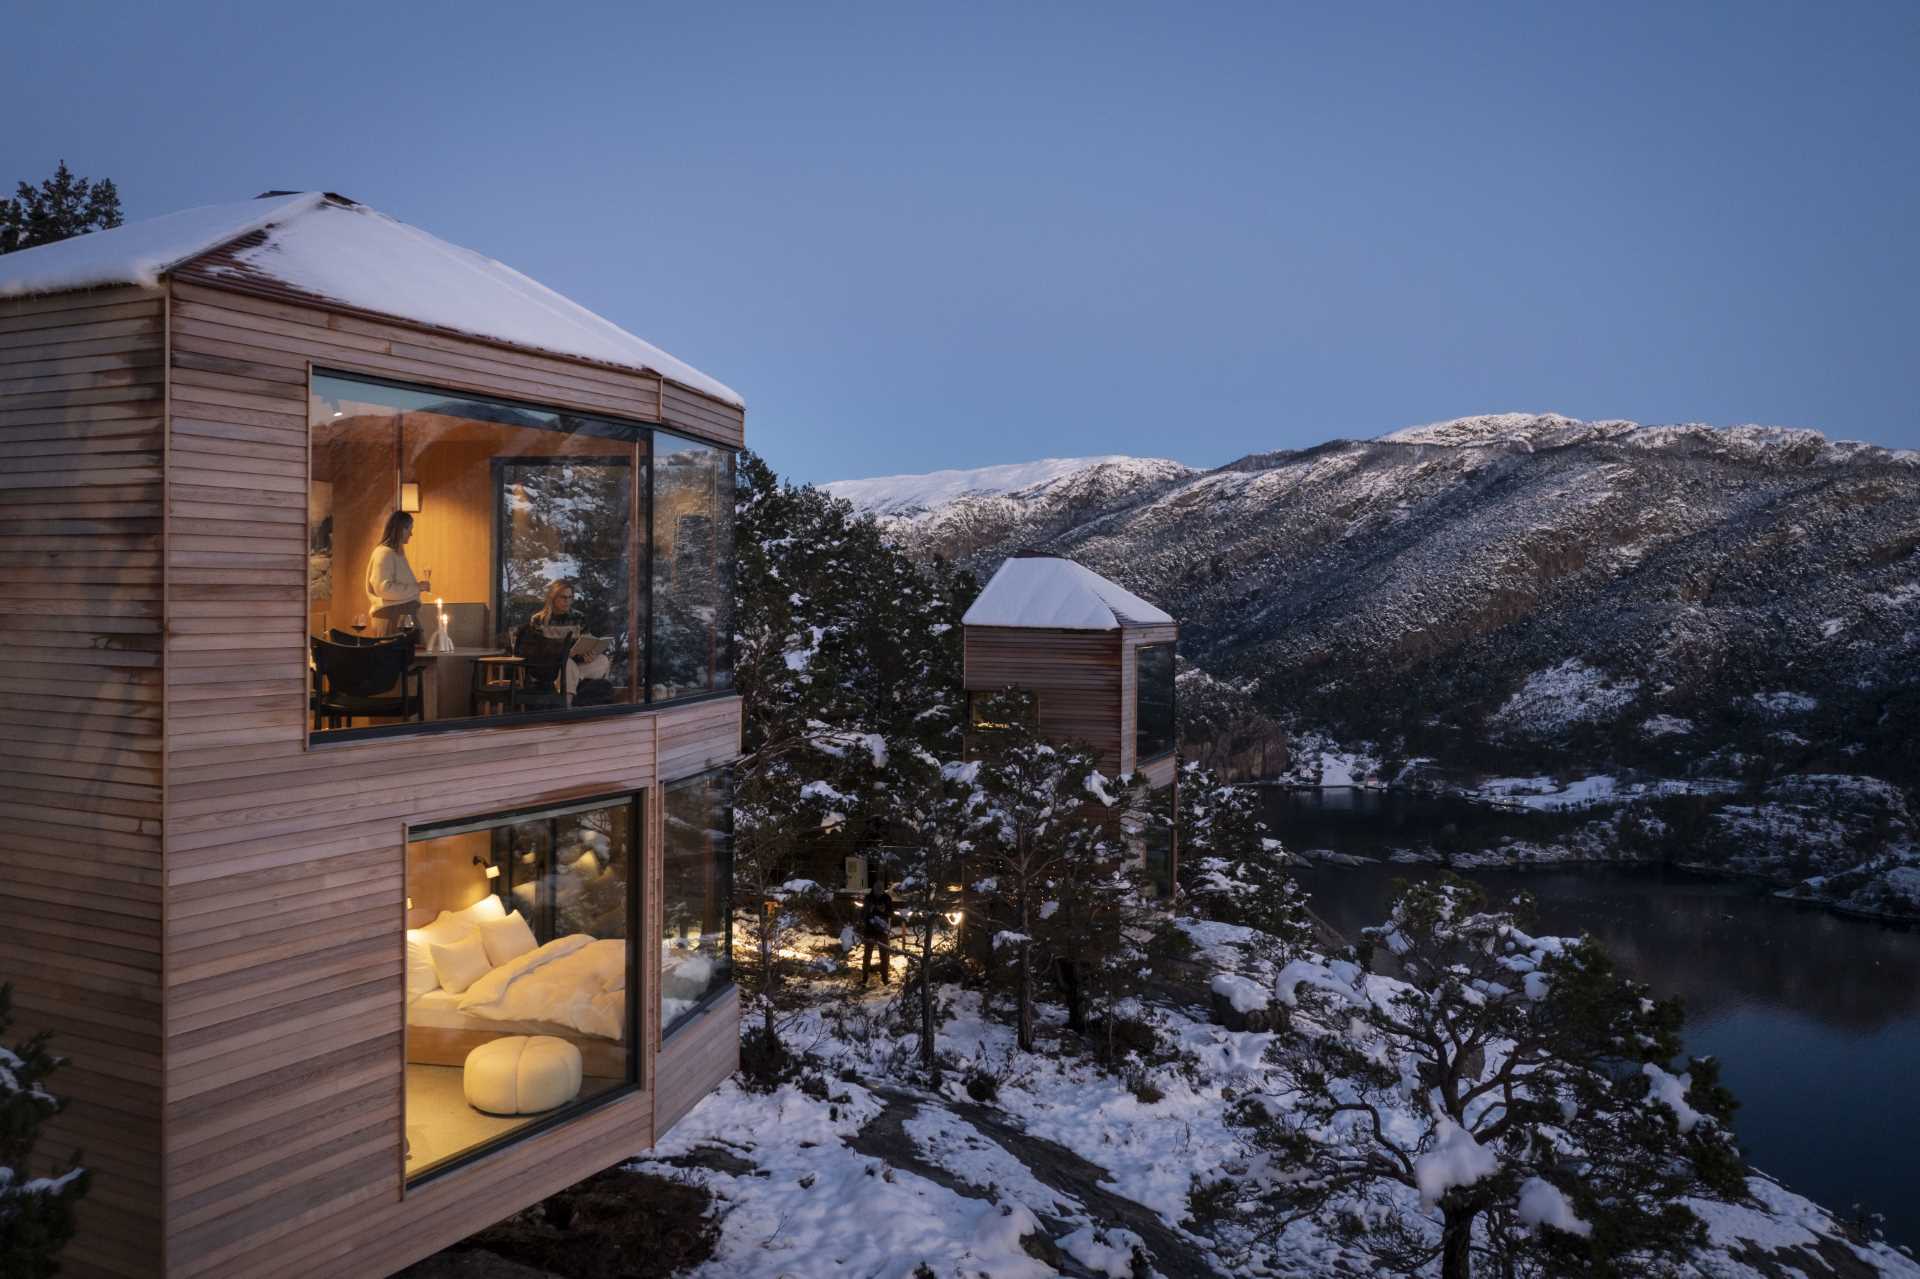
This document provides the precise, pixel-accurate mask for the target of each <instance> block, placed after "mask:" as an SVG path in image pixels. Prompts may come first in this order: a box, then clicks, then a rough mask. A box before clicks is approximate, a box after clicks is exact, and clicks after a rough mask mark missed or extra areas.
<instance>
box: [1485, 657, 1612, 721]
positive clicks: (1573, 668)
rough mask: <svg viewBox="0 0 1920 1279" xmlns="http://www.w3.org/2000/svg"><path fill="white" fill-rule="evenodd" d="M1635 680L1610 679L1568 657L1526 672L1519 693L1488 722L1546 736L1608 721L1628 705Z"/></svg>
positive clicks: (1605, 674)
mask: <svg viewBox="0 0 1920 1279" xmlns="http://www.w3.org/2000/svg"><path fill="white" fill-rule="evenodd" d="M1639 692H1640V681H1639V680H1635V679H1623V680H1615V679H1613V678H1612V677H1611V676H1609V675H1608V674H1607V673H1606V672H1605V671H1603V670H1601V669H1600V668H1599V667H1597V666H1589V665H1588V664H1587V663H1585V662H1583V661H1581V660H1580V659H1579V658H1577V657H1569V658H1568V659H1567V660H1566V661H1564V662H1562V663H1560V664H1559V665H1558V666H1553V667H1549V668H1548V669H1546V670H1544V671H1536V672H1534V673H1533V674H1532V675H1529V676H1527V681H1526V683H1524V684H1522V685H1521V686H1520V691H1519V692H1517V693H1515V694H1514V695H1513V696H1512V697H1510V698H1508V699H1507V701H1506V704H1505V705H1503V706H1502V707H1501V708H1500V709H1499V710H1497V711H1495V712H1494V713H1493V715H1492V716H1491V717H1490V721H1491V722H1492V723H1493V724H1495V725H1497V726H1498V727H1500V728H1502V729H1504V730H1506V731H1507V732H1511V733H1521V734H1526V735H1530V736H1550V735H1552V734H1555V733H1561V732H1565V731H1566V730H1567V729H1569V728H1572V727H1573V726H1574V725H1576V724H1590V723H1598V722H1603V721H1605V720H1609V719H1612V718H1613V717H1614V716H1615V715H1617V714H1619V713H1620V712H1621V711H1622V710H1624V709H1626V707H1627V706H1628V705H1629V704H1631V703H1632V701H1633V699H1634V698H1635V697H1636V696H1637V695H1638V694H1639Z"/></svg>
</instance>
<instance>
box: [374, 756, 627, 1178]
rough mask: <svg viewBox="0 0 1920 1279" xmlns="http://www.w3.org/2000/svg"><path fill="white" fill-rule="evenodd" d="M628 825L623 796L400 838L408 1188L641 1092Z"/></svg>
mask: <svg viewBox="0 0 1920 1279" xmlns="http://www.w3.org/2000/svg"><path fill="white" fill-rule="evenodd" d="M640 817H641V800H640V797H639V796H638V795H635V794H627V795H620V796H614V797H610V798H604V799H595V800H589V801H582V802H580V803H574V804H566V805H560V806H556V807H550V808H544V809H538V810H531V811H521V812H515V813H505V814H499V815H495V816H487V817H477V818H473V819H470V820H463V821H456V822H442V823H437V824H435V825H433V826H427V827H420V828H416V829H415V830H413V831H412V832H411V833H410V835H409V838H408V840H407V868H406V869H407V877H406V889H405V892H406V918H407V958H406V997H407V1002H406V1094H405V1103H406V1111H405V1130H406V1173H407V1179H408V1181H410V1182H411V1181H414V1180H417V1179H419V1178H421V1177H425V1176H428V1175H430V1174H432V1173H435V1172H439V1171H442V1170H444V1169H445V1168H447V1167H449V1166H451V1165H453V1164H456V1163H459V1162H463V1161H465V1160H466V1159H468V1158H470V1157H472V1156H474V1155H477V1154H480V1153H482V1152H484V1151H488V1150H492V1149H494V1148H495V1147H497V1146H500V1145H502V1144H504V1143H506V1142H509V1141H511V1140H513V1139H514V1138H515V1137H516V1136H519V1135H521V1134H522V1133H523V1132H525V1131H526V1130H528V1129H530V1128H532V1127H534V1126H545V1125H546V1124H548V1123H550V1122H551V1121H553V1120H554V1119H556V1118H559V1117H562V1116H565V1115H566V1114H568V1113H569V1112H570V1111H575V1110H579V1109H583V1108H585V1107H587V1106H589V1105H591V1104H592V1103H594V1102H596V1101H602V1100H606V1099H607V1098H609V1097H611V1096H613V1095H615V1094H617V1093H619V1092H621V1091H622V1090H625V1089H629V1088H632V1087H635V1086H637V1085H638V1084H639V1082H640V1075H639V1071H640V1054H639V1053H638V1052H637V1051H636V1045H637V1044H638V1043H639V1042H640V1036H639V1033H638V1032H639V1029H640V1026H641V1019H640V1000H639V993H638V992H639V989H640V953H641V952H640V947H639V938H640V931H641V930H640V919H641V913H640V887H639V886H640V882H641V874H640V867H641V864H642V859H641V856H640V840H641V835H640V832H641V831H642V829H643V826H642V823H641V820H640Z"/></svg>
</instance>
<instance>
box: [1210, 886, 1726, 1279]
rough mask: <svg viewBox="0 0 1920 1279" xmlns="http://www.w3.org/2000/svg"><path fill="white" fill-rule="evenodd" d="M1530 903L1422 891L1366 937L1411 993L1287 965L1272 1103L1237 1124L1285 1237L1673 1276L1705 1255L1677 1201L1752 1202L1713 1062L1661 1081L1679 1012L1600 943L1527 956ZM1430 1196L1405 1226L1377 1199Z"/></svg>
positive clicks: (1418, 1256)
mask: <svg viewBox="0 0 1920 1279" xmlns="http://www.w3.org/2000/svg"><path fill="white" fill-rule="evenodd" d="M1529 907H1530V903H1528V902H1527V901H1526V900H1525V899H1524V898H1523V899H1519V900H1518V901H1517V902H1516V903H1515V906H1514V908H1513V909H1512V910H1508V911H1489V910H1487V909H1485V901H1484V899H1483V897H1482V896H1481V894H1480V891H1479V889H1477V888H1475V887H1473V886H1472V885H1468V884H1465V883H1460V882H1446V883H1418V884H1414V885H1412V886H1410V887H1408V888H1406V889H1405V890H1404V891H1403V892H1402V893H1401V894H1400V896H1399V897H1398V898H1397V899H1396V901H1395V902H1394V904H1393V908H1392V914H1391V916H1390V918H1389V920H1388V922H1387V923H1386V924H1385V925H1384V926H1382V927H1380V928H1377V929H1370V930H1368V933H1369V937H1370V938H1371V939H1373V940H1374V941H1376V942H1377V943H1378V944H1380V945H1384V946H1385V947H1386V949H1387V950H1388V951H1390V952H1391V953H1392V954H1393V956H1394V957H1395V959H1396V960H1397V962H1398V967H1399V968H1400V970H1401V972H1402V974H1403V980H1401V981H1399V982H1386V981H1383V980H1382V979H1379V978H1371V979H1369V978H1368V977H1367V976H1366V975H1365V974H1364V973H1363V972H1362V971H1361V970H1360V968H1359V967H1358V966H1356V965H1352V964H1345V963H1335V964H1332V965H1323V964H1320V963H1317V962H1314V961H1312V960H1308V959H1299V960H1295V961H1294V962H1293V963H1291V964H1289V965H1288V966H1287V967H1286V968H1284V969H1283V970H1282V971H1281V974H1280V978H1279V987H1280V997H1281V1001H1282V1002H1283V1003H1287V1004H1292V1005H1295V1006H1296V1009H1297V1011H1296V1012H1295V1014H1294V1016H1293V1018H1292V1019H1291V1023H1290V1026H1289V1029H1288V1030H1287V1031H1286V1032H1285V1033H1283V1034H1281V1035H1280V1036H1277V1037H1276V1040H1275V1042H1274V1043H1273V1045H1271V1047H1270V1048H1269V1050H1268V1060H1269V1061H1270V1062H1271V1063H1272V1064H1273V1065H1274V1066H1275V1067H1277V1081H1276V1082H1277V1086H1274V1087H1270V1088H1269V1089H1268V1090H1267V1091H1266V1092H1264V1093H1261V1094H1258V1095H1254V1096H1250V1097H1248V1098H1245V1099H1243V1100H1242V1101H1241V1102H1240V1103H1238V1105H1237V1108H1236V1110H1235V1112H1234V1115H1233V1120H1234V1122H1235V1123H1237V1124H1238V1125H1239V1126H1241V1127H1242V1128H1243V1129H1244V1130H1245V1132H1246V1133H1247V1135H1248V1137H1249V1138H1250V1139H1251V1143H1252V1145H1253V1146H1254V1148H1255V1149H1256V1150H1257V1151H1259V1152H1261V1153H1263V1154H1264V1155H1266V1156H1267V1157H1268V1160H1269V1166H1270V1167H1271V1169H1272V1175H1271V1176H1270V1177H1268V1178H1265V1179H1263V1181H1261V1182H1256V1183H1253V1184H1252V1185H1250V1186H1249V1189H1250V1190H1251V1191H1252V1192H1253V1193H1254V1194H1255V1195H1256V1196H1257V1202H1258V1205H1259V1209H1260V1210H1261V1211H1262V1212H1263V1213H1264V1214H1265V1216H1266V1218H1267V1220H1268V1223H1269V1225H1270V1226H1271V1227H1272V1228H1273V1229H1274V1230H1275V1232H1276V1233H1278V1232H1279V1231H1283V1230H1285V1229H1286V1228H1287V1227H1288V1226H1289V1225H1291V1224H1293V1223H1294V1222H1296V1221H1299V1220H1302V1219H1305V1218H1309V1217H1318V1218H1321V1219H1322V1220H1323V1222H1324V1223H1327V1224H1331V1223H1332V1222H1333V1221H1334V1220H1336V1219H1346V1220H1353V1219H1354V1218H1355V1217H1356V1216H1359V1217H1361V1218H1363V1219H1365V1220H1366V1221H1367V1222H1368V1223H1369V1224H1368V1226H1367V1227H1366V1229H1365V1233H1364V1234H1362V1235H1361V1236H1360V1239H1359V1242H1360V1243H1361V1244H1362V1246H1365V1247H1368V1248H1370V1249H1371V1250H1372V1251H1373V1252H1374V1254H1375V1256H1376V1257H1377V1259H1378V1261H1379V1263H1380V1264H1381V1265H1382V1266H1383V1267H1385V1268H1388V1269H1392V1270H1396V1271H1400V1272H1402V1273H1409V1274H1411V1273H1414V1272H1416V1271H1422V1270H1424V1269H1425V1268H1426V1267H1429V1266H1431V1265H1433V1264H1434V1263H1435V1262H1436V1261H1437V1262H1438V1263H1439V1267H1440V1274H1441V1275H1442V1276H1443V1279H1468V1276H1470V1275H1471V1274H1472V1273H1473V1269H1474V1260H1475V1258H1476V1257H1479V1258H1482V1259H1485V1260H1486V1261H1487V1262H1488V1263H1489V1265H1490V1266H1491V1268H1492V1270H1493V1272H1494V1273H1497V1274H1500V1275H1502V1276H1507V1275H1513V1276H1537V1277H1541V1279H1544V1277H1545V1276H1555V1277H1560V1276H1568V1277H1572V1276H1593V1277H1596V1279H1598V1277H1602V1276H1604V1277H1607V1279H1625V1277H1626V1276H1651V1275H1661V1274H1678V1273H1680V1272H1681V1271H1682V1269H1683V1267H1684V1266H1685V1264H1686V1259H1687V1257H1688V1256H1689V1255H1690V1254H1691V1253H1692V1252H1693V1250H1694V1249H1695V1248H1697V1247H1698V1246H1699V1245H1701V1244H1702V1243H1704V1242H1705V1238H1706V1232H1705V1227H1704V1226H1703V1224H1702V1223H1701V1221H1700V1220H1699V1218H1698V1217H1697V1216H1696V1215H1695V1214H1694V1213H1693V1212H1692V1211H1690V1210H1689V1209H1688V1208H1687V1207H1686V1205H1685V1203H1684V1199H1685V1198H1686V1197H1688V1196H1695V1197H1735V1196H1739V1195H1743V1194H1744V1193H1745V1182H1744V1171H1745V1166H1744V1164H1743V1162H1742V1161H1741V1158H1740V1155H1739V1151H1738V1148H1737V1147H1736V1145H1735V1143H1734V1138H1733V1134H1732V1132H1731V1130H1730V1129H1729V1127H1728V1120H1729V1118H1730V1116H1731V1114H1732V1111H1733V1107H1734V1102H1733V1099H1732V1097H1731V1096H1730V1095H1729V1094H1728V1093H1727V1091H1726V1090H1725V1089H1724V1088H1722V1087H1721V1086H1720V1085H1719V1082H1718V1075H1717V1071H1716V1070H1715V1068H1714V1066H1713V1064H1712V1063H1711V1062H1709V1061H1701V1060H1698V1059H1695V1060H1692V1061H1690V1062H1689V1063H1688V1065H1687V1067H1686V1069H1685V1070H1684V1071H1683V1072H1682V1073H1679V1074H1673V1073H1670V1072H1669V1069H1668V1067H1669V1065H1670V1063H1672V1062H1673V1061H1674V1059H1675V1058H1676V1057H1677V1056H1678V1054H1679V1052H1680V1039H1679V1030H1680V1025H1681V1014H1680V1008H1679V1006H1678V1004H1676V1003H1674V1002H1672V1001H1655V1000H1653V999H1651V998H1650V997H1649V996H1648V993H1647V988H1646V987H1645V986H1642V985H1640V984H1638V983H1635V982H1631V981H1628V980H1627V979H1626V978H1624V977H1622V976H1621V975H1620V974H1619V973H1618V972H1617V970H1616V969H1615V968H1614V966H1613V964H1612V962H1611V961H1610V960H1609V959H1608V957H1607V955H1606V953H1605V952H1604V951H1603V950H1602V949H1601V948H1600V947H1599V946H1598V945H1597V944H1596V943H1594V942H1593V941H1592V940H1590V939H1581V940H1579V941H1573V940H1568V939H1563V938H1554V937H1531V936H1529V935H1527V934H1526V933H1525V932H1524V931H1522V929H1521V926H1520V921H1521V919H1522V918H1523V917H1524V916H1525V914H1526V913H1527V911H1528V909H1529ZM1393 1188H1398V1189H1399V1193H1400V1195H1403V1196H1405V1195H1407V1194H1408V1192H1412V1194H1417V1195H1418V1196H1419V1203H1420V1205H1421V1208H1420V1210H1419V1211H1413V1210H1411V1208H1410V1207H1409V1206H1406V1205H1404V1204H1402V1203H1399V1202H1397V1201H1396V1200H1395V1198H1394V1197H1393V1196H1392V1195H1390V1194H1383V1193H1382V1192H1383V1191H1387V1190H1391V1189H1393Z"/></svg>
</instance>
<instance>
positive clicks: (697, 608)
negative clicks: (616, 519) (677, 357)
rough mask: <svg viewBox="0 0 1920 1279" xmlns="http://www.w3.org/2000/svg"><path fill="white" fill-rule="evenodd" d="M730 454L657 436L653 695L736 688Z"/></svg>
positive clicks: (654, 520)
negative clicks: (733, 651) (734, 676)
mask: <svg viewBox="0 0 1920 1279" xmlns="http://www.w3.org/2000/svg"><path fill="white" fill-rule="evenodd" d="M733 486H734V462H733V454H731V453H729V452H727V451H726V450H724V449H718V448H714V447H712V446H710V445H706V444H696V443H694V442H693V441H691V440H683V439H679V438H677V437H675V436H671V435H667V434H664V433H656V434H655V437H654V470H653V696H654V699H655V700H656V701H659V700H665V699H667V698H671V697H685V696H688V695H690V694H694V693H711V692H717V691H719V690H722V689H726V688H731V687H732V686H733V653H732V643H733Z"/></svg>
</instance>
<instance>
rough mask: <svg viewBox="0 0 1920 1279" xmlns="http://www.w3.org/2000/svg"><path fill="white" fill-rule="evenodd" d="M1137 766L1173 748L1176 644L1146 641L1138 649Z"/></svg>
mask: <svg viewBox="0 0 1920 1279" xmlns="http://www.w3.org/2000/svg"><path fill="white" fill-rule="evenodd" d="M1134 673H1135V675H1136V677H1137V678H1136V680H1135V690H1136V691H1135V703H1134V706H1135V712H1136V718H1135V721H1134V724H1135V730H1134V745H1133V755H1134V766H1135V767H1138V766H1139V765H1141V764H1144V763H1146V762H1147V761H1148V760H1150V759H1155V758H1158V757H1159V756H1161V755H1165V754H1166V753H1167V752H1168V751H1170V750H1172V749H1173V735H1174V727H1173V725H1174V717H1173V645H1171V644H1146V645H1143V646H1141V647H1140V648H1137V649H1135V650H1134Z"/></svg>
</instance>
